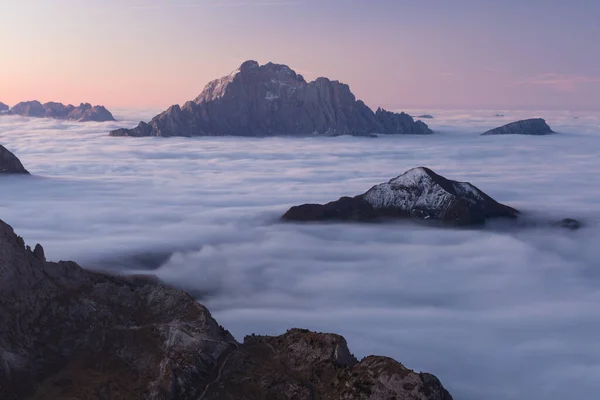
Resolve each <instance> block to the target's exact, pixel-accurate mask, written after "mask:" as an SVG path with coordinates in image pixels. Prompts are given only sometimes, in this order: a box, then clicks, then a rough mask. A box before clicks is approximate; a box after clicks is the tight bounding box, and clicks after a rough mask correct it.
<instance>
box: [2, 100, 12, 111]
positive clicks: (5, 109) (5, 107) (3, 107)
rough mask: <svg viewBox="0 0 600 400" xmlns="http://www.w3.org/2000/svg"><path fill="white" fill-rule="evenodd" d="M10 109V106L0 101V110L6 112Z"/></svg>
mask: <svg viewBox="0 0 600 400" xmlns="http://www.w3.org/2000/svg"><path fill="white" fill-rule="evenodd" d="M9 109H10V107H9V106H8V105H6V104H4V103H3V102H1V101H0V112H6V111H8V110H9Z"/></svg>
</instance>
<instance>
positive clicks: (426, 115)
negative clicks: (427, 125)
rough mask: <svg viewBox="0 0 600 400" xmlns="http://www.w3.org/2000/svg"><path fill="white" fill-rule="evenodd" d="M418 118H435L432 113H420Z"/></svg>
mask: <svg viewBox="0 0 600 400" xmlns="http://www.w3.org/2000/svg"><path fill="white" fill-rule="evenodd" d="M417 118H423V119H433V115H430V114H423V115H419V116H418V117H417Z"/></svg>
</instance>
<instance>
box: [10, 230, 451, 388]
mask: <svg viewBox="0 0 600 400" xmlns="http://www.w3.org/2000/svg"><path fill="white" fill-rule="evenodd" d="M0 321H2V323H1V324H0V388H1V396H0V397H2V400H21V399H36V400H46V399H48V400H50V399H98V400H101V399H102V400H104V399H106V400H109V399H110V400H125V399H127V400H129V399H154V400H167V399H169V400H175V399H177V400H202V399H256V398H273V399H282V400H284V399H290V400H291V399H310V398H323V399H339V398H346V399H389V398H398V399H404V398H406V399H408V398H410V399H420V400H451V399H452V398H451V397H450V395H449V394H448V392H446V390H445V389H444V388H443V387H442V385H441V384H440V382H439V381H438V380H437V379H436V378H435V377H434V376H432V375H429V374H424V373H421V374H418V373H415V372H413V371H411V370H408V369H406V368H405V367H403V366H402V365H401V364H399V363H397V362H396V361H394V360H392V359H389V358H385V357H367V358H365V359H364V360H362V361H361V362H358V361H357V360H356V359H355V358H354V356H352V355H351V354H350V351H349V350H348V347H347V345H346V342H345V340H344V339H343V338H342V337H340V336H337V335H333V334H316V333H312V332H308V331H301V330H292V331H289V332H287V333H286V334H284V335H282V336H279V337H256V336H250V337H248V338H246V339H245V341H244V343H243V344H240V343H237V342H236V341H235V340H234V338H233V337H232V336H231V335H230V334H229V333H228V332H227V331H226V330H225V329H224V328H222V327H221V326H219V325H218V323H217V322H216V321H215V320H214V319H213V318H212V316H211V315H210V313H209V311H208V310H207V309H206V308H205V307H203V306H202V305H201V304H199V303H198V302H197V301H195V299H193V298H192V297H190V296H189V295H187V294H186V293H184V292H182V291H179V290H175V289H172V288H169V287H166V286H163V285H161V284H160V283H157V282H156V281H155V280H153V279H135V278H133V279H132V278H124V277H114V276H108V275H103V274H99V273H94V272H89V271H85V270H83V269H82V268H81V267H79V266H78V265H77V264H75V263H73V262H59V263H53V262H48V261H46V257H45V255H44V250H43V248H42V247H41V246H40V245H37V246H35V248H34V250H31V249H30V248H29V247H28V246H25V243H24V241H23V239H22V238H20V237H18V236H17V235H16V234H15V233H14V232H13V229H12V228H11V227H10V226H8V225H7V224H5V223H4V222H2V221H0Z"/></svg>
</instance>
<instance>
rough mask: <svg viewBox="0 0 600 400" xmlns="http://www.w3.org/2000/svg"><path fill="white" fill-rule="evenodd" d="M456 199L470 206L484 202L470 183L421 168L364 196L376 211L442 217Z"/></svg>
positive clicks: (410, 171) (480, 194) (375, 188)
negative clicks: (425, 212) (417, 212)
mask: <svg viewBox="0 0 600 400" xmlns="http://www.w3.org/2000/svg"><path fill="white" fill-rule="evenodd" d="M457 198H460V199H463V200H466V201H467V202H469V203H471V204H475V203H477V202H478V201H482V200H483V199H484V198H483V196H482V193H481V191H480V190H479V189H477V188H476V187H475V186H473V185H471V184H470V183H466V182H453V181H449V180H447V179H445V178H443V177H441V176H439V175H437V174H436V173H435V172H433V171H431V170H430V169H428V168H424V167H417V168H413V169H411V170H409V171H407V172H405V173H404V174H402V175H400V176H398V177H396V178H394V179H392V180H390V181H389V182H387V183H382V184H380V185H376V186H374V187H373V188H371V189H370V190H369V191H368V192H367V193H365V194H364V199H365V200H366V201H367V202H368V203H369V204H371V206H373V208H375V209H386V208H395V209H402V210H406V211H407V212H411V213H412V211H411V210H415V209H417V210H425V209H427V210H436V212H440V213H443V212H444V211H445V210H446V209H447V208H448V207H449V206H450V205H452V204H453V202H454V201H456V200H457ZM431 217H434V215H432V216H431Z"/></svg>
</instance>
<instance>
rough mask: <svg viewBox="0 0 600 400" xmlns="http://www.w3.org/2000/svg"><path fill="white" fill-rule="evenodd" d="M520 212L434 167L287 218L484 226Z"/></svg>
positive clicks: (305, 207)
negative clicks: (418, 221)
mask: <svg viewBox="0 0 600 400" xmlns="http://www.w3.org/2000/svg"><path fill="white" fill-rule="evenodd" d="M518 215H519V212H518V211H517V210H515V209H513V208H511V207H508V206H505V205H503V204H500V203H498V202H497V201H495V200H494V199H492V198H491V197H490V196H488V195H487V194H485V193H484V192H482V191H481V190H479V189H478V188H476V187H475V186H473V185H471V184H470V183H466V182H457V181H452V180H449V179H446V178H444V177H442V176H440V175H438V174H436V173H435V172H433V171H432V170H431V169H429V168H425V167H417V168H413V169H411V170H409V171H407V172H405V173H404V174H402V175H400V176H398V177H396V178H394V179H392V180H390V181H389V182H386V183H382V184H379V185H376V186H373V187H372V188H371V189H369V190H368V191H367V192H366V193H364V194H362V195H358V196H355V197H342V198H341V199H339V200H337V201H334V202H331V203H327V204H325V205H320V204H304V205H301V206H296V207H292V208H291V209H290V210H288V212H287V213H285V214H284V215H283V217H282V218H283V219H284V220H293V221H319V220H356V221H372V220H378V219H385V218H416V219H423V220H438V221H442V222H445V223H449V224H453V225H476V224H482V223H484V222H485V221H486V220H488V219H490V218H498V217H504V218H516V217H517V216H518Z"/></svg>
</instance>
